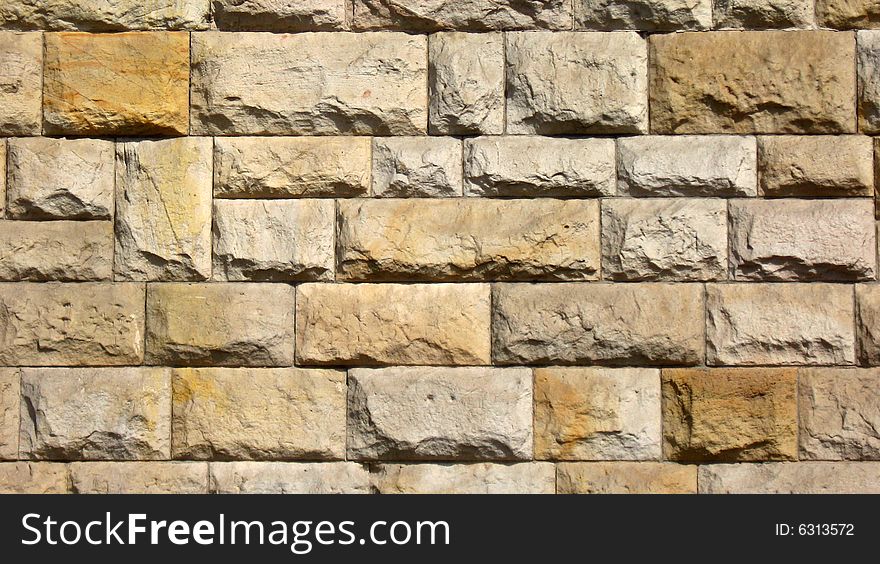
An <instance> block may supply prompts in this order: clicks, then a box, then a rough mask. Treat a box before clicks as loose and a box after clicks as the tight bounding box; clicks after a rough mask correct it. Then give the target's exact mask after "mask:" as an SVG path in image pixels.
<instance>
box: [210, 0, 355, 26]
mask: <svg viewBox="0 0 880 564" xmlns="http://www.w3.org/2000/svg"><path fill="white" fill-rule="evenodd" d="M213 8H214V9H213V14H212V15H213V18H214V21H215V22H216V23H217V27H218V28H219V29H221V30H236V31H283V32H292V31H331V30H337V29H344V28H345V27H346V20H347V19H348V17H347V15H346V11H347V10H350V8H349V3H348V1H347V0H296V1H294V2H291V1H290V0H214V1H213Z"/></svg>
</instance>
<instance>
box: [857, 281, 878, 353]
mask: <svg viewBox="0 0 880 564" xmlns="http://www.w3.org/2000/svg"><path fill="white" fill-rule="evenodd" d="M856 326H857V327H858V351H859V361H860V362H861V364H866V365H868V366H880V329H878V328H880V286H874V285H861V284H860V285H858V286H856Z"/></svg>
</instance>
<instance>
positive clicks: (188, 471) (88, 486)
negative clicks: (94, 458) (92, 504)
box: [70, 462, 208, 494]
mask: <svg viewBox="0 0 880 564" xmlns="http://www.w3.org/2000/svg"><path fill="white" fill-rule="evenodd" d="M70 488H71V491H72V492H73V493H80V494H169V493H175V494H204V493H208V464H207V463H205V462H74V463H73V464H71V465H70Z"/></svg>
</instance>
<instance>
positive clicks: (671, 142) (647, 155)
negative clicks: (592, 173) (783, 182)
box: [617, 135, 758, 197]
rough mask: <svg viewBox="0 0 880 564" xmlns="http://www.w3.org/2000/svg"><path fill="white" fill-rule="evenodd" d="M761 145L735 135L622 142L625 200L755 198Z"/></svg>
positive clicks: (620, 161)
mask: <svg viewBox="0 0 880 564" xmlns="http://www.w3.org/2000/svg"><path fill="white" fill-rule="evenodd" d="M755 153H756V141H755V139H754V138H753V137H734V136H730V135H699V136H696V135H693V136H692V135H683V136H680V137H665V136H660V135H652V136H641V137H624V138H620V139H618V140H617V175H618V189H619V190H620V194H621V195H623V196H714V197H726V196H754V195H755V194H757V183H758V180H757V178H758V173H757V168H758V167H757V163H756V160H757V159H756V157H755Z"/></svg>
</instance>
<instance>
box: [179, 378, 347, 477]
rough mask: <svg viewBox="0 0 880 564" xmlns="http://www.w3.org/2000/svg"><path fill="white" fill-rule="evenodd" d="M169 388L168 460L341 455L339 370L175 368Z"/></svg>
mask: <svg viewBox="0 0 880 564" xmlns="http://www.w3.org/2000/svg"><path fill="white" fill-rule="evenodd" d="M173 390H174V395H173V418H172V436H173V444H172V450H171V453H172V456H173V457H174V458H184V459H196V460H212V459H222V460H229V459H242V460H290V459H297V458H299V459H306V460H316V459H342V458H344V457H345V372H342V371H337V370H303V369H299V368H262V369H257V368H202V369H198V368H179V369H176V370H174V375H173Z"/></svg>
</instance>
